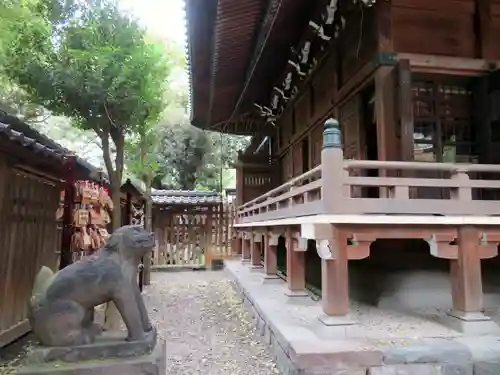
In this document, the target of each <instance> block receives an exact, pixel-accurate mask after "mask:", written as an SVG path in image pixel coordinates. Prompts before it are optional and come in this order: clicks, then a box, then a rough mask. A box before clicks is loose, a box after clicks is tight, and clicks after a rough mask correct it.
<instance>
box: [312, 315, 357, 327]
mask: <svg viewBox="0 0 500 375" xmlns="http://www.w3.org/2000/svg"><path fill="white" fill-rule="evenodd" d="M318 319H319V321H320V322H321V323H323V324H324V325H325V326H329V327H332V326H350V325H353V324H356V322H355V321H354V320H352V319H350V318H349V317H348V316H330V315H326V314H323V315H320V316H318Z"/></svg>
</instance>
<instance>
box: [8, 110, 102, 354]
mask: <svg viewBox="0 0 500 375" xmlns="http://www.w3.org/2000/svg"><path fill="white" fill-rule="evenodd" d="M69 154H70V152H69V150H67V149H64V148H63V147H62V146H60V145H58V144H57V143H55V142H54V141H52V140H50V139H48V138H47V137H45V136H43V135H41V134H40V133H38V132H36V131H35V130H33V129H31V128H30V127H29V126H28V125H26V124H25V123H23V122H22V121H20V120H19V119H17V118H15V117H11V116H7V115H0V348H1V347H2V346H4V345H6V344H8V343H10V342H12V341H13V340H15V339H17V338H18V337H20V336H22V335H24V334H25V333H27V332H28V331H29V324H28V321H27V308H26V301H27V300H28V299H29V298H30V296H31V291H32V287H33V282H34V278H35V276H36V273H37V272H38V270H39V268H40V267H41V266H47V267H49V268H51V269H53V270H54V271H56V270H57V269H58V267H59V261H58V253H59V251H58V250H59V249H61V245H62V243H61V242H62V239H63V236H62V233H63V231H64V228H65V227H64V226H63V222H62V220H58V219H57V214H56V212H57V211H58V208H59V205H60V203H61V191H64V190H65V186H66V181H67V179H68V173H70V171H74V173H75V176H78V178H80V179H89V178H92V176H93V172H94V170H93V168H91V166H90V165H89V164H88V163H86V162H85V161H83V160H81V159H79V158H76V157H73V156H71V155H69ZM61 216H62V214H61V212H60V210H59V217H61Z"/></svg>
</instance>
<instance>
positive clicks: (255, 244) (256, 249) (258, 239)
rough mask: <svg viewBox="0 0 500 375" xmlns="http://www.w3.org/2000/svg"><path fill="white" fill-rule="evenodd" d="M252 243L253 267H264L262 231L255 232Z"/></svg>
mask: <svg viewBox="0 0 500 375" xmlns="http://www.w3.org/2000/svg"><path fill="white" fill-rule="evenodd" d="M251 243H252V249H251V251H252V252H251V259H252V268H262V265H261V259H260V247H261V246H262V233H260V232H253V233H252V241H251Z"/></svg>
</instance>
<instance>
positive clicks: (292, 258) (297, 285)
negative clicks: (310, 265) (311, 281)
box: [285, 227, 308, 297]
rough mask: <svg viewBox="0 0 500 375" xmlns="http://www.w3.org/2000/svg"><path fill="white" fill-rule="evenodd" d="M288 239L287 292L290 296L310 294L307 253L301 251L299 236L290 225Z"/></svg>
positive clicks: (286, 236) (287, 230)
mask: <svg viewBox="0 0 500 375" xmlns="http://www.w3.org/2000/svg"><path fill="white" fill-rule="evenodd" d="M285 239H286V283H287V286H288V290H287V291H286V292H285V294H286V295H287V296H289V297H304V296H308V294H307V292H306V275H305V256H304V255H305V254H304V251H300V249H299V244H298V238H297V237H296V235H295V233H294V232H293V231H292V228H290V227H288V228H287V229H286V234H285Z"/></svg>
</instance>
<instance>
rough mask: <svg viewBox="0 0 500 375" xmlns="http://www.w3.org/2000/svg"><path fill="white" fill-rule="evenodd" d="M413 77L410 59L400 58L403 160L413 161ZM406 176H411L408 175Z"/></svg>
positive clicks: (399, 77) (400, 113)
mask: <svg viewBox="0 0 500 375" xmlns="http://www.w3.org/2000/svg"><path fill="white" fill-rule="evenodd" d="M411 86H412V77H411V67H410V61H409V60H400V61H399V62H398V90H397V94H398V99H399V100H398V107H399V111H398V113H399V123H400V132H399V134H400V135H401V137H400V138H401V144H400V148H401V153H400V155H401V160H403V161H412V160H413V159H414V155H413V152H414V147H413V131H414V123H413V99H412V97H413V93H412V90H411ZM405 176H406V177H410V176H409V175H406V174H405Z"/></svg>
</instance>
